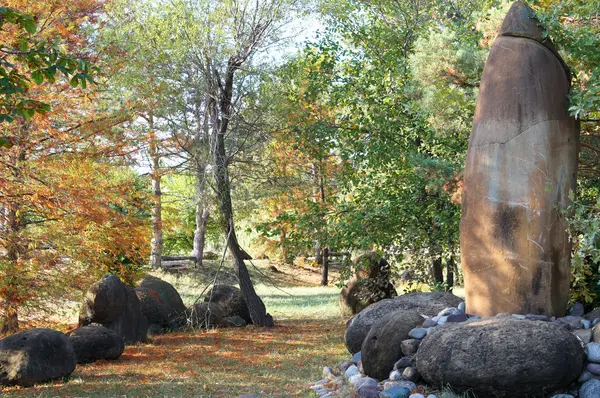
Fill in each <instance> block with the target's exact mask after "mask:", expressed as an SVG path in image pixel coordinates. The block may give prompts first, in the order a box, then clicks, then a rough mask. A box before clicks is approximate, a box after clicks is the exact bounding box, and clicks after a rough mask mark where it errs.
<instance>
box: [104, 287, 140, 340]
mask: <svg viewBox="0 0 600 398" xmlns="http://www.w3.org/2000/svg"><path fill="white" fill-rule="evenodd" d="M102 326H104V327H106V328H108V329H110V330H114V331H115V332H117V333H118V334H119V336H121V337H122V338H123V340H124V341H125V344H126V345H132V344H136V343H138V342H142V343H145V342H146V341H148V320H147V319H146V317H145V316H144V314H142V309H141V307H140V300H139V299H138V298H137V295H136V294H135V290H133V289H132V288H130V287H128V288H127V300H126V301H125V309H124V310H123V312H121V315H119V317H118V318H117V319H116V320H115V321H113V322H110V323H104V324H103V325H102Z"/></svg>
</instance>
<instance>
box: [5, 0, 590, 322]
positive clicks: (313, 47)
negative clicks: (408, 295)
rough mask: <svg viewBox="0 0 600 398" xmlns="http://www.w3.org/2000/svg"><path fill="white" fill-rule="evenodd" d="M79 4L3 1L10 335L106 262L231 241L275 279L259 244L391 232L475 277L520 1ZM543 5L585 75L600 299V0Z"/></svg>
mask: <svg viewBox="0 0 600 398" xmlns="http://www.w3.org/2000/svg"><path fill="white" fill-rule="evenodd" d="M65 3H67V2H64V1H63V2H59V1H57V0H49V1H43V2H39V1H27V0H9V1H8V2H6V5H5V6H3V7H0V29H1V31H0V34H1V36H0V94H1V95H2V104H1V106H0V145H1V147H0V210H1V211H0V229H1V231H2V234H1V235H0V254H1V257H0V303H1V304H2V305H1V306H0V319H1V321H0V322H1V324H2V331H3V332H8V331H11V330H14V329H15V328H16V327H18V325H19V318H21V319H23V318H26V317H27V315H28V314H29V313H32V312H33V313H39V312H40V311H44V310H48V311H52V308H53V307H52V308H51V307H49V306H48V304H49V303H53V302H54V301H55V300H56V299H57V298H61V299H68V298H73V299H75V300H79V299H80V298H81V295H82V294H83V292H84V291H85V290H86V289H87V288H88V287H89V285H90V284H91V283H92V282H93V281H95V280H97V279H98V277H99V276H100V275H102V274H103V273H106V272H113V273H116V274H118V275H119V276H121V278H122V279H123V280H124V281H126V282H129V283H133V282H134V281H135V280H137V279H138V278H139V277H140V276H141V275H142V274H143V273H144V272H145V271H146V270H147V269H148V264H150V265H149V266H151V267H155V268H158V267H161V259H162V257H163V256H165V255H189V256H194V257H195V258H196V263H197V264H198V266H200V267H201V266H202V258H203V254H204V253H205V251H206V250H211V251H215V252H221V250H222V249H223V248H224V246H225V245H226V244H227V243H228V244H229V247H230V249H231V254H232V256H233V259H234V266H235V268H236V273H237V274H238V278H239V280H240V285H244V284H246V285H244V286H245V288H246V290H248V289H250V292H249V293H250V294H254V295H255V293H253V289H252V288H251V284H250V286H248V285H247V283H248V281H249V276H248V273H247V271H245V264H244V261H243V260H244V256H245V254H246V252H245V251H247V252H249V253H250V254H251V255H253V256H255V257H256V256H268V257H269V258H270V259H271V260H278V261H281V262H285V263H292V262H303V261H309V260H306V259H307V258H312V259H314V261H316V262H321V263H323V264H327V261H325V262H323V258H325V259H327V257H328V255H329V254H331V253H343V252H348V253H353V254H357V253H361V252H365V251H371V250H375V251H378V252H380V253H381V254H382V255H385V256H386V257H387V258H388V259H390V261H391V262H392V265H393V267H394V269H395V270H396V272H398V273H400V272H403V271H406V270H408V271H409V272H410V277H411V279H412V280H413V281H415V282H420V283H426V284H429V285H431V286H432V288H438V289H443V288H446V289H448V288H451V287H452V285H453V284H455V283H457V282H458V283H460V252H459V245H458V224H459V219H460V201H461V198H460V193H461V184H462V169H463V166H464V159H465V153H466V149H467V145H468V137H469V133H470V130H471V121H472V119H473V113H474V108H475V102H476V98H477V91H478V86H479V81H480V77H481V73H482V70H483V65H484V62H485V60H486V58H487V54H488V53H489V49H490V48H491V45H492V44H493V41H494V38H495V32H496V30H497V28H498V26H499V24H500V22H501V20H502V18H503V16H504V15H505V14H506V11H507V9H508V7H509V5H510V4H509V3H506V2H500V1H469V0H456V1H434V0H374V1H370V2H363V1H355V0H342V1H328V0H321V1H302V0H261V1H258V2H253V1H246V0H222V1H211V0H193V1H191V0H172V1H169V2H156V1H150V0H148V1H145V2H139V1H135V2H131V1H126V0H110V1H108V0H107V1H102V0H77V1H71V2H68V4H65ZM528 3H529V4H530V6H532V7H533V8H534V10H535V11H536V16H537V18H538V19H539V21H540V23H541V24H542V25H543V27H544V28H545V29H546V32H547V35H548V36H549V37H551V38H552V40H553V42H554V43H555V44H556V46H557V47H558V49H559V51H560V53H561V54H562V56H563V57H564V58H565V61H566V62H567V64H568V65H569V67H570V68H571V72H572V89H571V98H570V101H571V108H570V112H571V113H572V115H573V116H575V117H577V118H578V119H579V120H580V121H581V155H580V168H579V174H578V188H577V193H576V194H575V193H574V194H573V197H572V198H573V199H574V201H573V204H572V206H571V210H570V212H569V213H568V214H566V215H565V216H566V217H567V219H568V220H569V227H570V232H571V237H572V240H573V243H574V245H573V258H572V277H571V284H572V297H571V300H572V301H582V302H585V303H586V305H587V306H590V307H593V306H596V305H598V304H600V286H599V285H598V283H599V282H600V270H599V266H600V232H599V231H600V201H599V198H600V195H599V189H600V179H599V176H598V174H599V173H600V168H599V164H598V156H599V155H600V149H599V148H598V138H600V129H599V123H600V112H599V109H600V107H599V106H600V52H598V51H597V49H598V48H599V44H600V18H599V17H598V14H597V12H598V9H600V3H599V2H598V1H597V0H595V1H586V2H583V1H572V0H559V1H549V0H540V1H530V2H528ZM307 26H309V28H308V29H309V30H310V29H313V27H315V26H316V27H318V32H317V33H315V34H314V35H312V37H311V38H310V39H308V40H305V41H302V42H298V40H297V37H299V36H302V35H303V33H302V31H303V29H306V27H307ZM236 227H237V228H236ZM242 248H243V249H242ZM244 250H245V251H244ZM324 271H325V270H324ZM342 271H343V272H342V275H345V277H348V276H349V275H351V274H352V273H353V272H355V271H356V270H355V269H353V266H352V265H351V264H349V263H345V265H344V266H343V269H342ZM404 275H407V274H404ZM323 282H326V274H325V275H324V280H323ZM244 286H242V288H243V289H244ZM412 287H414V285H412ZM408 288H409V289H410V288H411V285H409V287H408ZM257 305H258V306H259V307H260V301H257ZM262 312H263V313H264V306H263V311H262ZM257 316H264V314H262V315H261V314H257ZM262 321H263V322H264V323H265V324H266V323H268V322H269V320H268V319H267V318H262ZM255 323H256V322H255ZM258 323H259V324H261V322H258Z"/></svg>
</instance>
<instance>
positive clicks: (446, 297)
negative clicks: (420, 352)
mask: <svg viewBox="0 0 600 398" xmlns="http://www.w3.org/2000/svg"><path fill="white" fill-rule="evenodd" d="M461 301H462V300H461V299H460V298H459V297H457V296H455V295H453V294H451V293H448V292H442V291H435V292H427V293H423V292H419V293H409V294H403V295H401V296H398V297H394V298H392V299H386V300H382V301H379V302H377V303H375V304H371V305H370V306H368V307H367V308H365V309H364V310H362V311H361V312H360V313H358V314H357V315H356V316H355V317H354V318H352V320H351V321H350V323H349V324H348V327H347V328H346V333H345V334H344V342H345V344H346V348H348V351H350V353H352V354H354V353H356V352H358V351H360V349H361V346H362V342H363V340H364V339H365V337H366V335H367V333H369V330H370V329H371V326H372V325H373V324H374V323H375V322H376V321H377V320H378V319H380V318H382V317H383V316H385V315H387V314H389V313H391V312H394V311H395V310H414V311H416V312H418V313H419V314H424V315H434V314H437V313H438V312H440V311H441V310H443V309H444V308H447V307H451V306H456V305H458V304H459V303H460V302H461Z"/></svg>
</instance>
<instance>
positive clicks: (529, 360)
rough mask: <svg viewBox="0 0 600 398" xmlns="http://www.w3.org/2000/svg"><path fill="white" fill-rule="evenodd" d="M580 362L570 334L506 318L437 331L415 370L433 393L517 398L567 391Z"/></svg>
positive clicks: (550, 326) (429, 338)
mask: <svg viewBox="0 0 600 398" xmlns="http://www.w3.org/2000/svg"><path fill="white" fill-rule="evenodd" d="M584 360H585V353H584V351H583V348H582V347H581V344H580V342H579V340H578V339H577V338H576V337H575V336H573V334H571V333H570V332H568V331H566V330H563V329H561V328H560V327H558V326H556V325H553V324H551V323H548V322H535V321H528V320H517V319H514V318H512V317H509V318H493V319H489V320H481V321H476V322H468V323H458V324H448V325H446V326H444V327H442V328H439V330H438V331H436V332H435V333H433V334H431V335H428V336H427V337H426V338H425V339H424V340H423V342H422V343H421V345H420V346H419V350H418V352H417V357H416V366H417V371H418V372H419V374H420V375H421V377H422V378H423V379H425V381H427V382H428V383H429V384H431V385H432V386H434V387H438V388H442V387H446V386H448V385H449V386H450V387H452V388H453V390H455V391H458V392H461V391H466V390H472V392H473V393H475V394H476V395H477V396H482V397H516V396H529V395H531V396H538V395H542V394H547V393H550V392H553V391H556V390H558V389H561V388H566V387H568V386H569V385H570V384H571V383H572V382H573V381H575V380H577V378H578V377H579V376H580V374H581V372H582V370H583V363H584ZM536 394H538V395H536Z"/></svg>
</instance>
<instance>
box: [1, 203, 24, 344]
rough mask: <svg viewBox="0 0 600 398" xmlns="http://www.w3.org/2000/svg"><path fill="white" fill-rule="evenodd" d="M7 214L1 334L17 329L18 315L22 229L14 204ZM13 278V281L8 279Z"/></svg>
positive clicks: (10, 332)
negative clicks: (20, 238)
mask: <svg viewBox="0 0 600 398" xmlns="http://www.w3.org/2000/svg"><path fill="white" fill-rule="evenodd" d="M6 214H7V223H6V227H7V234H6V236H7V237H8V244H7V245H6V258H7V260H8V264H9V267H8V269H7V270H6V272H5V276H4V277H5V278H6V281H5V282H8V283H7V286H6V291H5V292H4V294H3V296H4V297H3V299H4V300H3V302H2V307H3V308H2V310H3V313H4V314H3V317H2V322H1V323H2V328H0V333H1V334H12V333H14V332H16V331H17V330H18V329H19V317H18V302H16V301H15V299H18V295H19V293H18V289H19V287H20V286H19V282H18V281H17V280H15V279H17V277H18V272H19V271H18V266H17V264H18V262H19V252H20V250H19V247H20V245H19V236H18V235H19V232H20V230H21V229H22V227H21V223H20V222H19V219H18V216H17V212H16V210H15V208H14V206H11V207H9V208H8V211H7V212H6ZM11 279H12V280H14V282H13V283H11V282H10V281H11Z"/></svg>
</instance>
